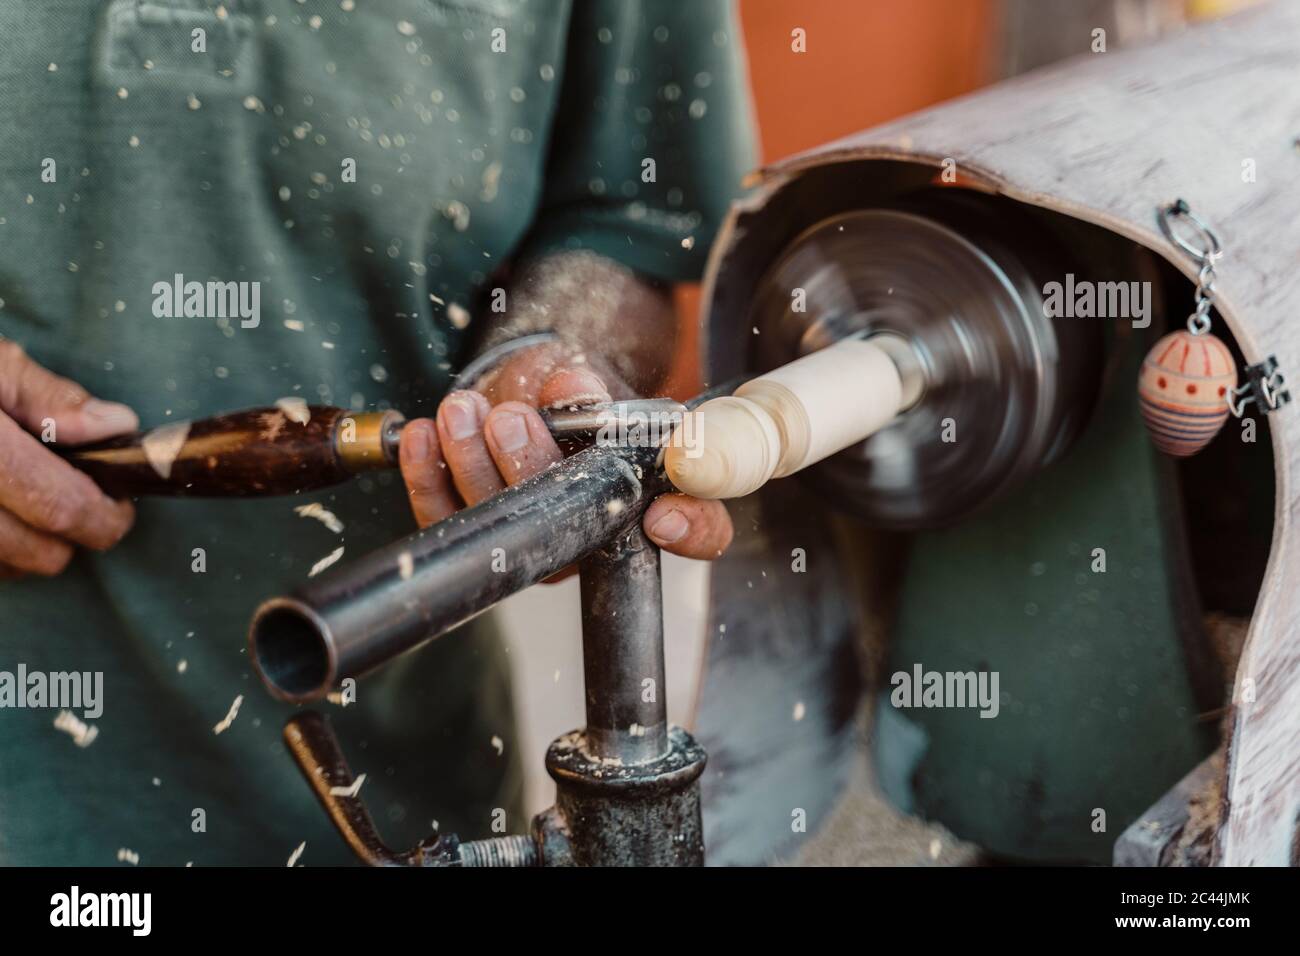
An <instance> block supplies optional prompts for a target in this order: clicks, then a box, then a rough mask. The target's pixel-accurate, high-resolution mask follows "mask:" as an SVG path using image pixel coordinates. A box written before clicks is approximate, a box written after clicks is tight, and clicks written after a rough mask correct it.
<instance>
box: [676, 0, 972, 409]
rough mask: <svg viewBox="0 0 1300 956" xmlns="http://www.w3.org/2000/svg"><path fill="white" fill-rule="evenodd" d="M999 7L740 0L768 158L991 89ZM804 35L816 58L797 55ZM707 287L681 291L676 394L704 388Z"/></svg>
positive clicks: (901, 0) (962, 2)
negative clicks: (796, 42)
mask: <svg viewBox="0 0 1300 956" xmlns="http://www.w3.org/2000/svg"><path fill="white" fill-rule="evenodd" d="M995 6H996V4H995V0H869V2H868V0H800V2H799V3H788V2H783V0H741V2H740V16H741V23H742V27H743V29H744V35H745V45H746V48H747V50H748V53H749V77H750V89H751V91H752V94H753V101H754V114H755V118H756V121H757V127H758V138H759V144H760V158H761V161H762V162H763V163H770V162H772V161H774V160H777V159H780V158H782V157H784V156H789V155H790V154H791V153H796V152H800V151H802V150H805V149H810V148H812V147H814V146H818V145H820V144H822V143H825V142H827V141H828V140H832V139H837V138H839V137H840V136H845V135H847V134H849V133H853V132H856V131H858V130H860V129H865V128H867V127H869V126H876V125H878V124H880V123H883V122H885V121H886V120H889V119H893V118H894V117H896V116H902V115H904V114H906V113H911V112H914V111H916V110H919V109H922V108H923V107H926V106H929V105H931V104H933V103H937V102H940V101H941V100H946V99H951V98H952V97H954V96H958V95H960V94H962V93H966V92H968V91H970V90H973V89H976V88H978V87H980V86H983V85H985V84H986V83H988V82H989V80H990V78H991V76H992V70H993V53H994V51H993V44H992V40H993V36H992V24H993V22H994V14H995V12H996V9H995ZM796 27H801V28H802V29H803V30H804V31H805V36H806V46H807V52H804V53H795V52H794V51H793V50H792V49H791V31H792V30H794V29H795V28H796ZM699 304H700V295H699V287H698V286H683V287H680V288H679V289H678V290H677V305H678V316H679V318H680V326H679V327H680V330H681V331H680V334H679V335H678V341H677V350H676V356H675V358H674V362H673V369H672V372H671V374H670V376H669V380H668V383H667V391H668V393H669V394H671V395H674V396H676V397H678V398H685V397H689V396H690V395H693V394H695V393H696V392H698V391H699V390H700V376H699V320H698V317H699Z"/></svg>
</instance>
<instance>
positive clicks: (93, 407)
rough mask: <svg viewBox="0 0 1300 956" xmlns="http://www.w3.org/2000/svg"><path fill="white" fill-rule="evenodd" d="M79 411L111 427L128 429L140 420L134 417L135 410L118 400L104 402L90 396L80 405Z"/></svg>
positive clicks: (135, 425)
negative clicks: (88, 399) (89, 398)
mask: <svg viewBox="0 0 1300 956" xmlns="http://www.w3.org/2000/svg"><path fill="white" fill-rule="evenodd" d="M81 412H82V414H83V415H87V416H89V417H90V418H93V419H94V420H95V421H96V422H99V423H100V424H101V425H106V426H109V427H112V428H124V429H130V428H135V427H137V426H138V425H139V424H140V420H139V419H138V418H136V417H135V412H133V411H131V409H129V408H127V407H126V406H125V405H122V404H120V403H118V402H105V401H103V400H101V399H98V398H92V399H91V400H90V401H88V402H86V404H84V405H82V406H81Z"/></svg>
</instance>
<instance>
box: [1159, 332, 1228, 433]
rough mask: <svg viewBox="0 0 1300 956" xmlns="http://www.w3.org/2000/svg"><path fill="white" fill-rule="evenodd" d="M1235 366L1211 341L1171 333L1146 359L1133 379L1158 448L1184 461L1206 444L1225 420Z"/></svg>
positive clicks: (1221, 347) (1218, 344)
mask: <svg viewBox="0 0 1300 956" xmlns="http://www.w3.org/2000/svg"><path fill="white" fill-rule="evenodd" d="M1236 386H1237V364H1236V362H1234V361H1233V359H1232V353H1231V352H1229V351H1228V347H1227V346H1226V345H1224V344H1223V342H1222V341H1220V340H1219V339H1218V338H1217V337H1216V336H1214V335H1211V334H1209V333H1208V332H1207V333H1203V334H1201V335H1193V334H1192V333H1191V332H1188V331H1187V330H1186V329H1179V330H1178V331H1177V332H1170V333H1169V334H1168V335H1166V336H1165V337H1164V338H1162V339H1161V340H1160V341H1159V342H1157V343H1156V344H1155V347H1154V348H1152V349H1151V351H1150V352H1148V353H1147V357H1146V359H1145V360H1144V361H1143V362H1142V371H1141V372H1140V373H1139V374H1138V398H1139V400H1140V401H1141V404H1142V417H1143V418H1144V419H1146V424H1147V430H1148V431H1149V432H1150V433H1151V440H1152V441H1154V442H1155V445H1156V447H1157V448H1159V449H1160V450H1161V451H1162V452H1164V453H1165V454H1167V455H1173V456H1174V457H1176V458H1185V457H1186V456H1188V455H1194V454H1196V453H1197V452H1198V451H1200V450H1201V449H1202V448H1204V447H1205V446H1206V445H1208V444H1209V443H1210V439H1211V438H1213V437H1214V436H1215V435H1217V434H1218V433H1219V429H1220V428H1222V427H1223V423H1224V422H1225V421H1227V419H1228V393H1229V392H1231V391H1232V390H1233V389H1234V388H1235V387H1236Z"/></svg>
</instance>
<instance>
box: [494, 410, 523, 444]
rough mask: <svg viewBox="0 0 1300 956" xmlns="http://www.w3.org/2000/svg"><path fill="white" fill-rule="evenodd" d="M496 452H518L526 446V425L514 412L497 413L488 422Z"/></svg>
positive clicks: (521, 417)
mask: <svg viewBox="0 0 1300 956" xmlns="http://www.w3.org/2000/svg"><path fill="white" fill-rule="evenodd" d="M488 428H489V429H490V430H491V432H492V443H493V444H494V445H496V446H497V451H518V450H519V449H520V448H523V447H524V446H525V445H527V444H528V423H527V422H526V421H524V416H523V415H520V414H517V413H515V412H497V413H496V414H495V415H493V416H492V418H491V419H490V420H489V421H488Z"/></svg>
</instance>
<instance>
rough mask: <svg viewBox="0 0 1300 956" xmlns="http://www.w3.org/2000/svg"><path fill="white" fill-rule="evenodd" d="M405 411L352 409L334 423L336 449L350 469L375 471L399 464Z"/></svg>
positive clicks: (353, 470) (345, 466)
mask: <svg viewBox="0 0 1300 956" xmlns="http://www.w3.org/2000/svg"><path fill="white" fill-rule="evenodd" d="M405 422H406V418H405V417H404V416H403V415H402V413H401V412H398V411H393V410H391V409H390V410H389V411H386V412H348V413H346V414H343V415H340V416H339V420H338V421H337V422H336V423H335V425H334V451H335V454H337V455H338V457H339V461H340V462H341V463H342V465H343V467H344V468H346V469H347V470H348V471H350V472H353V473H356V472H360V471H374V470H376V469H379V468H392V467H394V466H396V464H397V444H398V436H399V435H400V434H401V431H402V425H403V424H404V423H405Z"/></svg>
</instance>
